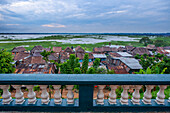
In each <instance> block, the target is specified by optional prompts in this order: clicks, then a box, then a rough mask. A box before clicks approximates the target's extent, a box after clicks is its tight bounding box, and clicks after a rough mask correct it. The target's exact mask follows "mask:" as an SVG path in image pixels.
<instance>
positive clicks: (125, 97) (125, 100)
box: [120, 85, 129, 105]
mask: <svg viewBox="0 0 170 113" xmlns="http://www.w3.org/2000/svg"><path fill="white" fill-rule="evenodd" d="M122 88H123V92H122V93H121V98H120V103H121V104H126V105H128V97H129V96H128V92H127V91H128V89H129V85H122Z"/></svg>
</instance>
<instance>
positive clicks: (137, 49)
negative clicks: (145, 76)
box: [131, 47, 150, 56]
mask: <svg viewBox="0 0 170 113" xmlns="http://www.w3.org/2000/svg"><path fill="white" fill-rule="evenodd" d="M131 54H132V55H133V56H135V55H137V54H139V55H143V54H147V55H150V52H149V50H148V49H147V48H144V47H135V48H134V49H133V50H132V51H131Z"/></svg>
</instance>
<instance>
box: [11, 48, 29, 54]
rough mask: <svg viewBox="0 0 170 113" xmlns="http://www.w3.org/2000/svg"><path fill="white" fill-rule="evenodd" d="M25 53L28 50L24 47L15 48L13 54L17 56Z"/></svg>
mask: <svg viewBox="0 0 170 113" xmlns="http://www.w3.org/2000/svg"><path fill="white" fill-rule="evenodd" d="M25 51H26V49H25V48H24V47H14V48H13V49H12V51H11V52H12V54H13V55H16V54H18V53H20V52H25Z"/></svg>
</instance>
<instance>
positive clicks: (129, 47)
mask: <svg viewBox="0 0 170 113" xmlns="http://www.w3.org/2000/svg"><path fill="white" fill-rule="evenodd" d="M134 48H135V47H133V46H125V49H126V51H127V52H131V51H132V50H133V49H134Z"/></svg>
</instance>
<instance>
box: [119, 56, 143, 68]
mask: <svg viewBox="0 0 170 113" xmlns="http://www.w3.org/2000/svg"><path fill="white" fill-rule="evenodd" d="M119 59H120V60H121V61H122V62H123V63H125V64H126V65H127V66H128V67H129V68H131V69H142V66H141V65H140V64H139V61H138V60H136V59H135V58H122V57H121V58H119Z"/></svg>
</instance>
